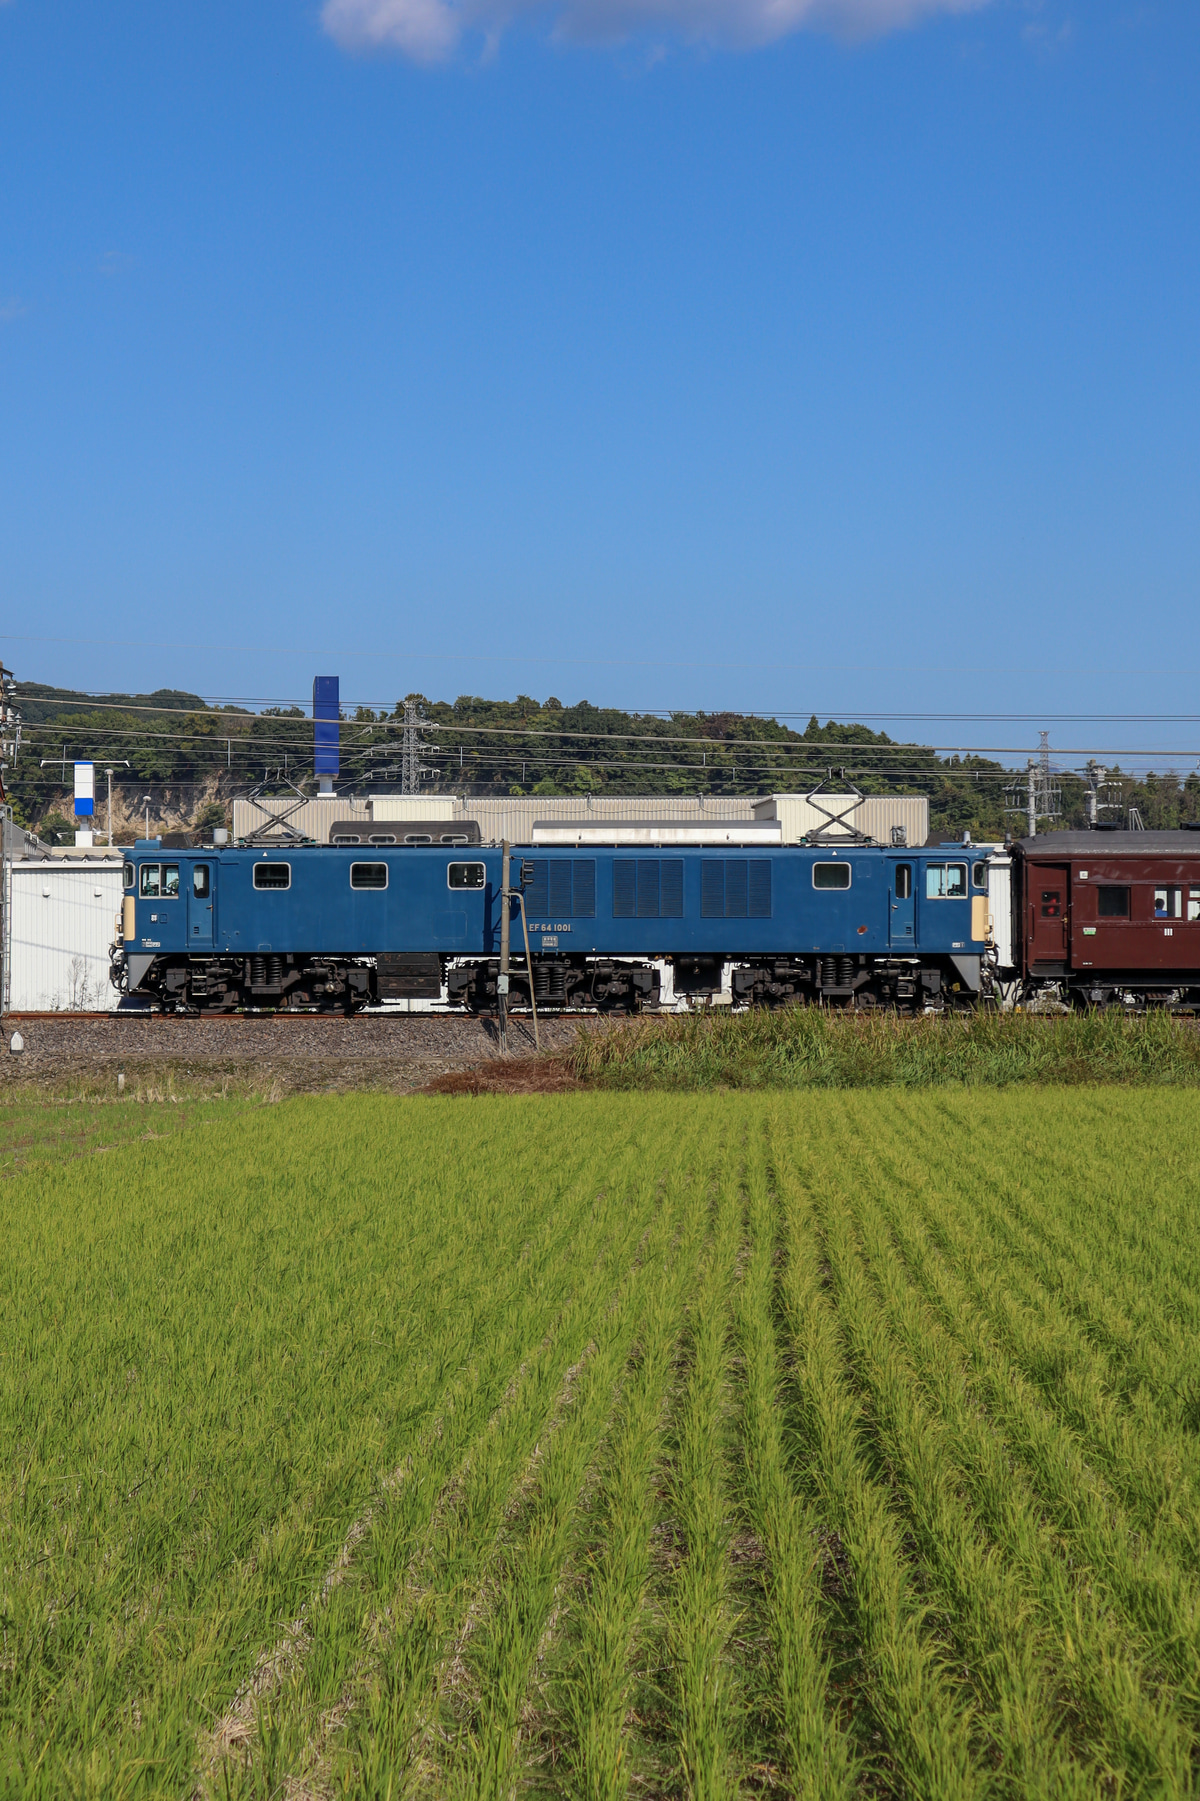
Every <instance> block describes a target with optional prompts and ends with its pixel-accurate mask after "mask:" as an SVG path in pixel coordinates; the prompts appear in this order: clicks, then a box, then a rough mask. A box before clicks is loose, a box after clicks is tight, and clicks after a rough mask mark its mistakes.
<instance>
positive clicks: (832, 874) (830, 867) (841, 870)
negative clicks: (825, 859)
mask: <svg viewBox="0 0 1200 1801" xmlns="http://www.w3.org/2000/svg"><path fill="white" fill-rule="evenodd" d="M849 886H850V865H849V863H814V864H813V887H814V888H848V887H849Z"/></svg>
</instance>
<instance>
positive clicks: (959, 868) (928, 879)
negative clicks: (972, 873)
mask: <svg viewBox="0 0 1200 1801" xmlns="http://www.w3.org/2000/svg"><path fill="white" fill-rule="evenodd" d="M966 892H967V866H966V864H965V863H927V864H926V865H925V898H926V900H963V899H964V898H965V896H966Z"/></svg>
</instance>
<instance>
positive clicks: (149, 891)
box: [142, 863, 162, 900]
mask: <svg viewBox="0 0 1200 1801" xmlns="http://www.w3.org/2000/svg"><path fill="white" fill-rule="evenodd" d="M161 893H162V865H161V864H160V863H143V864H142V898H143V899H144V900H157V899H158V897H159V895H160V894H161Z"/></svg>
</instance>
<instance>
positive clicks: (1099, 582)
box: [0, 0, 1200, 760]
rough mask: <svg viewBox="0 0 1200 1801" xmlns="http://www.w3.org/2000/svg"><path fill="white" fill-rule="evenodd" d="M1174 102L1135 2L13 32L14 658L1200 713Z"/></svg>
mask: <svg viewBox="0 0 1200 1801" xmlns="http://www.w3.org/2000/svg"><path fill="white" fill-rule="evenodd" d="M1198 76H1200V8H1197V7H1196V6H1195V5H1194V4H1191V5H1185V4H1141V3H1139V0H1089V4H1087V5H1086V6H1085V5H1083V4H1082V3H1081V0H1043V3H1041V4H1035V3H1033V0H1030V3H1029V4H1024V3H1020V0H990V3H984V4H981V5H976V6H962V5H959V6H953V5H952V6H944V5H939V4H938V3H937V0H928V3H926V4H918V3H916V0H822V3H821V4H819V5H814V4H813V3H812V0H776V3H773V4H768V0H558V4H557V5H550V6H541V7H537V6H519V5H514V4H503V5H501V4H500V0H327V4H326V7H325V12H324V15H323V14H322V12H321V9H320V4H319V0H318V3H316V4H306V3H302V0H256V3H254V4H250V5H247V4H246V0H239V3H237V4H234V3H233V0H204V3H203V4H200V3H199V0H180V3H177V4H173V5H170V6H157V7H156V6H149V5H146V4H144V0H143V3H142V4H139V5H134V4H132V0H97V3H94V4H91V5H86V6H84V5H80V4H78V0H76V3H75V4H73V5H67V4H63V3H61V0H7V3H6V4H3V3H0V134H2V135H0V148H2V156H3V161H2V164H0V167H2V168H3V179H2V180H0V417H2V419H3V431H2V434H0V634H3V635H0V656H2V657H3V659H4V661H6V662H7V663H8V664H9V665H10V666H11V667H13V668H14V669H15V670H16V671H17V673H18V674H19V675H22V676H26V677H29V678H31V679H40V680H52V681H59V682H63V683H69V684H74V685H79V686H86V687H106V686H121V687H138V688H149V687H157V686H185V687H189V688H194V689H198V690H199V691H201V692H203V693H207V694H210V695H229V696H236V695H249V696H259V697H285V696H292V695H303V694H305V693H307V692H308V690H309V688H310V685H311V678H312V675H313V674H314V673H317V672H322V673H323V672H326V671H329V672H338V673H340V675H341V677H342V688H343V694H344V695H346V696H348V697H352V698H360V699H364V700H374V701H390V700H393V699H394V698H395V697H396V696H397V695H398V694H402V693H404V692H406V691H407V690H409V689H419V690H422V691H424V692H426V693H428V694H431V695H434V696H436V697H438V698H453V697H454V696H455V695H456V694H460V693H482V694H489V695H504V694H508V695H511V694H515V693H517V692H518V691H522V692H528V693H533V694H535V695H538V696H545V695H547V694H550V693H554V694H557V695H559V696H560V697H561V698H562V699H564V700H573V699H577V698H579V697H580V696H586V697H587V698H588V699H590V700H593V701H595V702H598V703H612V704H618V705H627V706H634V707H639V706H640V707H668V706H687V707H693V706H702V707H706V708H712V709H717V708H721V707H726V706H730V707H739V708H748V709H759V710H766V711H777V712H781V713H797V714H800V715H802V716H803V717H805V718H807V716H808V713H809V712H810V711H812V710H814V709H816V710H818V711H821V712H823V713H824V712H826V711H836V712H837V713H838V715H839V716H843V717H845V716H867V715H870V714H879V713H882V712H884V711H888V710H892V711H895V712H898V713H914V714H915V713H923V714H927V715H931V716H933V715H938V714H942V713H951V712H962V713H997V714H1000V713H1008V714H1029V715H1033V716H1036V718H1039V719H1040V718H1043V717H1044V718H1045V720H1046V723H1052V722H1053V719H1054V717H1055V716H1060V717H1061V716H1062V715H1068V714H1071V713H1081V714H1082V713H1093V714H1095V713H1141V712H1144V713H1187V712H1189V711H1192V712H1197V713H1200V705H1197V701H1196V696H1197V693H1198V691H1200V641H1198V633H1197V622H1196V621H1197V586H1198V583H1197V575H1198V567H1200V544H1198V535H1197V526H1198V499H1197V497H1198V494H1200V485H1198V477H1200V456H1198V451H1200V405H1198V402H1200V368H1198V357H1200V331H1198V324H1200V310H1198V307H1197V301H1198V298H1200V292H1198V290H1200V279H1198V278H1200V256H1198V250H1200V191H1198V190H1200V180H1198V176H1200V158H1198V150H1200V109H1198V106H1197V99H1198V82H1197V78H1198ZM50 640H56V641H54V642H51V641H50ZM178 646H188V647H194V648H188V649H180V648H173V647H178ZM892 729H894V730H896V731H898V732H902V733H903V734H904V735H908V733H909V731H910V730H916V729H917V728H916V727H908V726H900V725H896V726H895V727H893V728H892ZM921 729H926V728H921ZM927 729H928V734H929V735H930V736H931V737H934V738H935V739H936V741H938V742H947V743H949V742H958V741H960V740H961V741H963V742H966V743H975V744H991V743H994V744H1007V743H1013V744H1017V743H1022V744H1023V743H1025V742H1026V741H1029V742H1031V743H1036V730H1035V725H1034V721H1033V720H1029V721H1025V722H1021V721H1013V722H1009V723H1003V722H999V723H995V724H992V723H982V722H981V723H976V724H966V723H964V724H962V725H953V726H951V725H949V724H947V725H944V726H937V727H935V726H933V725H930V726H929V727H928V728H927ZM1014 734H1016V735H1014ZM1054 741H1055V742H1056V743H1058V744H1063V745H1067V744H1079V745H1086V746H1088V747H1092V746H1098V747H1108V746H1113V745H1116V746H1124V747H1126V748H1128V747H1131V746H1136V745H1141V744H1149V745H1151V746H1152V747H1154V748H1158V747H1163V748H1169V749H1171V750H1172V751H1176V752H1178V753H1179V754H1180V755H1182V753H1183V752H1184V751H1186V750H1188V749H1191V748H1194V749H1195V750H1196V751H1197V752H1200V725H1196V726H1192V725H1190V724H1182V723H1180V724H1169V723H1164V722H1151V723H1146V724H1133V723H1129V724H1115V723H1108V724H1104V723H1095V724H1088V723H1083V722H1081V723H1079V724H1077V725H1070V724H1068V723H1066V722H1065V721H1064V723H1062V724H1061V725H1055V726H1054ZM1160 760H1161V759H1160Z"/></svg>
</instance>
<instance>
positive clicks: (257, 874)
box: [254, 863, 292, 888]
mask: <svg viewBox="0 0 1200 1801" xmlns="http://www.w3.org/2000/svg"><path fill="white" fill-rule="evenodd" d="M291 885H292V866H291V864H290V863H256V864H255V865H254V886H255V887H256V888H290V887H291Z"/></svg>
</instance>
